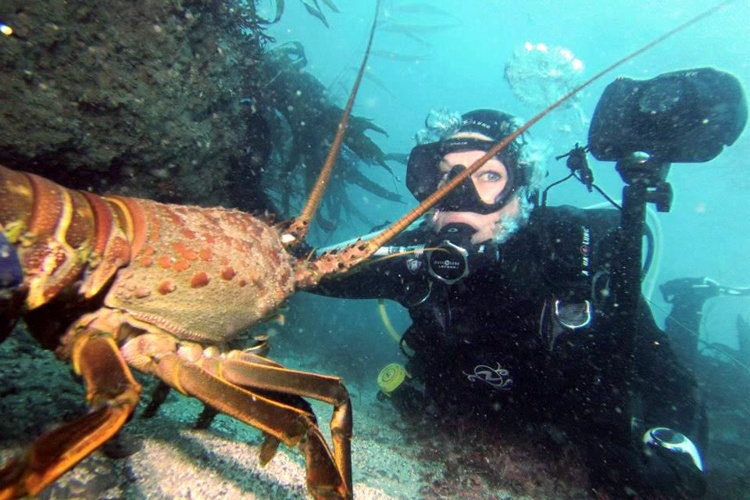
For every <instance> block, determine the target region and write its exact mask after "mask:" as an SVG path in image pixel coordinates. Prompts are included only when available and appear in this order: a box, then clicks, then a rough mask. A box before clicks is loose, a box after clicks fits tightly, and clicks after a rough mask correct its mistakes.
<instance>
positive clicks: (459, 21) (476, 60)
mask: <svg viewBox="0 0 750 500" xmlns="http://www.w3.org/2000/svg"><path fill="white" fill-rule="evenodd" d="M338 3H340V4H341V5H339V9H340V10H341V12H340V13H333V12H331V11H329V10H328V9H325V8H323V10H324V11H325V12H326V13H327V20H328V22H329V24H330V28H326V27H325V26H324V25H323V24H322V23H320V22H319V21H317V20H316V19H314V18H313V17H311V16H310V15H309V14H308V13H307V12H306V11H305V10H304V8H303V6H302V4H301V3H300V2H287V5H286V11H285V12H284V16H283V18H282V19H281V21H280V22H279V23H278V24H275V25H272V26H271V28H270V29H269V34H271V35H273V36H274V37H276V40H277V41H278V42H279V43H283V42H287V41H291V40H297V41H301V42H302V43H303V45H304V47H305V51H306V54H307V57H308V61H309V62H308V65H307V68H306V69H307V71H309V72H310V73H312V74H313V75H315V76H316V77H317V78H318V79H319V80H320V81H321V82H323V84H325V85H326V86H327V87H328V89H329V92H330V93H331V94H332V95H334V96H336V97H337V98H338V101H339V102H340V103H341V104H343V103H344V101H345V98H346V94H347V92H348V90H349V89H350V87H351V84H352V82H353V79H354V76H355V72H356V70H355V68H356V67H357V66H358V64H359V62H360V59H361V57H362V53H363V51H364V47H365V44H366V37H367V32H368V29H369V26H370V23H371V20H372V15H373V12H374V9H375V7H374V5H375V3H374V2H370V1H368V2H351V3H346V4H345V3H343V2H338ZM561 5H564V7H562V6H561ZM708 6H710V4H707V3H706V2H699V1H689V2H683V1H664V2H650V3H644V2H638V1H614V2H593V1H572V2H565V3H564V4H559V3H557V2H552V1H539V0H537V1H529V2H523V3H522V4H519V3H511V2H504V1H481V0H468V1H465V2H460V4H459V3H458V2H451V1H446V0H442V1H435V2H416V1H415V2H407V1H400V2H396V1H384V2H383V7H382V12H381V17H380V19H381V30H379V31H378V33H377V34H376V38H375V44H374V49H373V50H374V51H375V55H374V56H373V57H371V58H370V61H369V63H368V74H370V75H372V77H374V78H369V79H368V78H366V79H365V82H364V84H363V87H362V89H361V91H360V95H359V97H358V101H357V104H356V106H355V114H359V115H362V116H365V117H367V118H371V119H372V120H374V122H375V123H376V124H377V125H379V126H380V127H383V128H384V129H386V130H387V131H388V134H389V136H388V137H383V136H380V135H378V134H371V136H372V137H373V139H374V140H375V141H376V142H377V143H378V144H379V145H380V146H381V147H382V149H383V150H384V151H386V152H393V153H407V152H408V151H409V150H410V148H411V147H412V146H413V145H414V135H415V133H416V132H417V130H419V129H420V128H422V127H423V126H424V120H425V117H426V115H427V113H428V112H429V111H430V110H432V109H436V108H443V107H444V108H448V109H450V110H453V111H457V112H465V111H468V110H471V109H474V108H479V107H491V108H498V109H502V110H504V111H508V112H511V113H514V114H516V115H518V116H519V117H521V118H529V117H531V116H533V115H534V114H535V113H536V112H538V111H539V110H540V108H539V106H538V105H530V104H528V103H526V102H523V101H521V100H520V99H518V97H516V96H515V95H514V94H513V92H512V91H511V88H510V85H509V84H508V82H507V81H506V80H505V79H504V69H505V65H506V63H508V62H509V61H511V60H512V59H513V55H514V53H515V52H516V51H518V50H519V49H523V46H524V44H525V43H526V42H530V43H532V44H539V43H544V44H547V45H548V46H549V47H563V48H566V49H568V50H570V51H571V52H572V53H573V54H574V56H575V57H576V58H578V59H580V61H582V63H583V67H584V69H583V71H582V72H581V74H582V76H583V77H588V76H592V75H593V74H595V73H596V72H598V71H600V70H601V69H603V68H604V67H606V66H608V65H610V64H611V63H613V62H614V61H615V60H617V59H619V58H620V57H622V56H624V55H626V54H628V53H630V52H632V51H633V50H635V49H637V48H639V47H640V46H642V45H644V44H645V43H647V42H649V41H651V40H652V39H654V38H656V37H657V36H659V35H661V34H663V33H665V32H666V31H668V30H670V29H672V28H674V27H675V26H677V25H679V24H681V23H683V22H685V21H687V20H688V19H690V18H691V17H693V16H695V15H696V14H698V13H699V12H702V11H703V10H706V9H707V8H708ZM266 8H267V9H271V6H270V5H267V6H266ZM748 20H750V5H749V4H748V2H735V3H734V4H732V5H729V6H727V7H726V8H725V9H723V10H721V11H719V12H717V13H716V14H714V15H713V16H711V17H710V18H708V19H705V20H703V21H701V22H699V23H698V24H696V25H693V26H691V27H688V28H687V29H686V30H684V31H683V32H681V33H679V34H677V35H676V36H674V37H672V38H670V39H668V40H666V41H665V42H663V43H661V44H660V45H658V46H657V47H655V48H653V49H652V50H650V51H649V52H647V53H645V54H642V55H640V56H638V57H637V58H635V59H634V60H632V61H630V62H628V63H626V64H625V65H623V66H622V67H620V68H618V69H616V70H615V71H614V72H613V73H612V74H610V75H608V76H605V77H604V78H603V79H602V80H600V81H599V82H597V83H594V84H593V85H592V86H591V87H590V88H589V89H587V90H585V91H584V92H583V94H582V95H581V96H580V99H579V100H578V102H577V105H576V106H577V108H578V109H572V108H567V109H562V110H559V111H555V112H554V113H553V114H552V115H551V116H549V117H548V118H546V119H545V120H544V121H543V122H541V123H540V124H538V125H536V126H535V127H534V128H533V129H532V131H531V138H532V139H533V140H534V141H535V142H536V143H537V144H538V145H539V147H540V148H541V149H542V151H543V153H544V154H545V155H546V165H547V169H548V172H549V181H550V182H551V181H554V180H557V179H558V178H561V177H563V176H564V175H566V174H567V169H566V168H565V167H564V165H563V163H562V162H556V161H555V160H554V156H556V155H559V154H562V153H564V152H567V151H568V150H569V149H570V148H571V147H572V146H573V145H574V144H575V143H576V142H580V143H585V142H586V131H587V123H586V121H585V120H586V119H588V118H590V117H591V115H592V113H593V110H594V107H595V105H596V102H597V101H598V98H599V96H600V95H601V92H602V91H603V89H604V88H605V86H606V85H607V84H608V83H610V82H611V81H612V80H613V79H614V78H616V77H618V76H627V77H630V78H635V79H648V78H652V77H655V76H657V75H659V74H661V73H665V72H669V71H675V70H679V69H687V68H697V67H704V66H710V67H714V68H717V69H720V70H723V71H726V72H729V73H731V74H733V75H735V76H736V77H737V78H738V79H739V80H740V81H741V82H743V84H747V82H750V63H748V60H750V59H749V58H748V48H747V47H748V43H747V42H748V41H749V39H750V34H749V33H748V30H747V23H748ZM375 79H376V80H377V81H376V82H375V81H374V80H375ZM748 153H750V139H748V132H747V131H745V132H744V133H743V134H742V135H741V136H740V138H739V139H738V140H737V141H736V143H735V144H734V145H733V146H732V147H729V148H727V149H726V150H725V151H724V152H723V153H722V154H721V155H719V156H718V157H717V158H716V159H714V160H713V161H711V162H709V163H705V164H675V165H673V167H672V169H671V171H670V175H669V177H668V181H670V182H671V183H672V185H673V188H674V192H675V200H674V204H673V208H672V210H671V211H670V212H669V213H666V214H660V215H659V216H658V220H659V221H660V222H661V233H662V238H661V245H662V250H663V259H662V262H661V265H660V266H659V268H658V270H657V272H658V276H654V278H655V280H656V281H657V282H664V281H668V280H670V279H674V278H680V277H685V276H709V277H711V278H713V279H715V280H717V281H718V282H720V283H722V284H726V285H732V286H746V285H747V284H750V263H748V260H747V256H748V250H747V249H748V248H749V247H750V245H749V244H748V243H749V242H748V238H749V236H748V235H750V219H748V218H747V217H744V216H742V215H741V214H744V213H746V210H747V209H746V206H747V203H748V200H749V199H750V197H749V196H748V193H749V192H750V166H748V164H747V157H748ZM589 160H590V163H591V166H592V168H593V169H594V172H595V176H596V181H597V183H598V184H599V185H600V186H601V187H602V188H603V189H604V190H605V191H607V192H608V193H609V194H610V195H611V196H613V197H615V198H619V196H620V192H621V189H622V181H621V179H620V177H619V175H618V174H617V173H616V172H615V170H614V164H613V163H606V162H597V161H596V160H595V159H593V158H591V157H589ZM392 168H393V169H394V172H395V176H391V175H390V174H388V173H387V172H385V171H384V170H383V169H380V168H378V167H372V168H370V169H368V170H366V173H367V175H368V176H369V177H370V178H372V179H374V180H377V181H378V182H380V183H381V184H383V185H384V186H386V187H388V188H390V189H393V190H396V191H397V192H399V193H400V194H401V195H402V196H403V198H404V199H405V200H409V203H411V202H412V198H411V196H410V194H409V193H408V191H407V190H406V189H405V186H404V182H403V177H404V170H405V168H404V166H403V165H400V164H396V163H394V164H392ZM351 195H352V196H353V198H354V199H359V200H361V203H362V206H363V207H366V208H367V210H368V214H369V215H370V216H371V218H372V219H373V220H375V221H378V222H382V221H385V220H394V218H395V217H396V216H397V215H399V214H402V213H404V212H405V210H406V209H407V208H408V207H407V206H405V205H402V204H396V203H390V202H387V201H384V200H381V199H373V197H372V196H368V195H367V194H366V193H357V192H352V193H351ZM602 201H603V200H602V198H601V197H599V196H598V195H596V194H588V193H587V192H586V190H585V188H583V186H580V185H572V184H566V185H565V187H563V188H561V189H556V190H555V191H553V192H552V193H551V198H550V203H551V204H563V203H570V204H576V205H579V206H589V205H593V204H597V203H600V202H602ZM409 206H411V205H409ZM368 229H369V228H367V227H356V226H355V227H351V226H349V227H345V228H340V230H339V231H338V232H337V233H335V234H334V237H333V238H332V240H333V241H337V240H338V241H340V240H345V239H349V238H352V237H354V236H357V235H358V234H360V233H363V232H366V231H367V230H368ZM688 248H689V251H687V249H688ZM653 299H654V304H653V306H654V311H655V314H656V316H657V318H663V317H664V316H665V314H666V312H667V309H666V305H665V304H664V303H662V302H661V301H660V299H659V297H658V293H657V294H655V295H654V296H653ZM748 310H750V304H748V302H747V301H741V300H739V299H736V300H734V299H726V300H723V301H721V303H720V304H719V303H717V304H713V305H712V313H711V314H710V315H709V317H708V318H707V320H706V325H705V327H706V334H707V335H710V337H711V338H712V339H713V340H714V341H723V342H726V343H728V344H730V345H733V346H734V344H735V340H734V338H733V333H730V334H729V335H726V334H725V332H727V331H729V332H733V329H734V314H736V313H737V312H742V311H744V312H747V311H748Z"/></svg>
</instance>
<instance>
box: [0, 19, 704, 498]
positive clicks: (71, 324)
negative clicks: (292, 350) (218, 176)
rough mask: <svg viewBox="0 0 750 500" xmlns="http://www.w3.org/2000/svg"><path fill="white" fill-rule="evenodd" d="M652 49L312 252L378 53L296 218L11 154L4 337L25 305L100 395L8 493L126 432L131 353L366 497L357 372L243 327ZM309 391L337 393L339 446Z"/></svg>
mask: <svg viewBox="0 0 750 500" xmlns="http://www.w3.org/2000/svg"><path fill="white" fill-rule="evenodd" d="M715 10H716V8H715V9H712V10H710V11H708V12H707V13H704V14H702V15H701V16H698V17H697V18H695V19H693V20H692V21H690V22H688V23H685V24H684V25H682V26H681V27H680V28H678V30H679V29H682V28H684V27H685V26H687V25H688V24H690V23H692V22H695V21H696V20H697V19H700V18H702V17H705V16H706V15H709V14H710V13H712V12H713V11H715ZM374 29H375V24H374V23H373V29H372V31H371V35H370V43H371V42H372V34H373V33H374ZM676 31H677V30H674V31H672V32H670V34H672V33H674V32H676ZM664 38H665V36H662V37H660V38H659V39H657V40H656V41H655V42H653V43H652V44H649V46H648V47H650V46H652V45H654V44H655V43H658V42H659V41H661V40H663V39H664ZM648 47H647V48H648ZM643 50H645V49H641V50H639V51H638V52H636V53H635V54H632V55H631V56H628V57H627V58H625V59H623V60H622V61H620V62H618V63H616V64H615V65H612V66H610V67H609V68H607V69H606V70H605V71H603V72H601V73H599V74H597V75H596V76H594V77H593V78H592V79H591V80H589V81H588V82H586V83H585V84H584V85H582V86H581V87H578V88H577V89H575V90H574V91H572V92H571V93H570V94H568V95H567V96H565V97H564V98H562V99H561V100H560V101H558V102H556V103H555V104H553V105H552V106H550V107H549V108H547V109H546V110H544V111H543V112H542V113H540V114H539V115H537V116H536V117H534V118H533V119H532V120H530V121H529V122H528V123H527V124H525V125H524V126H523V127H521V128H520V129H519V130H518V131H516V132H515V133H514V134H513V135H511V136H509V137H507V138H506V139H504V140H503V141H501V142H500V143H498V144H497V145H495V147H494V148H492V150H490V151H489V152H487V154H486V155H484V156H483V157H482V158H480V159H479V160H478V161H477V162H476V163H475V164H473V165H471V166H470V167H469V168H468V169H466V170H464V171H463V172H462V173H461V174H459V175H458V176H456V177H454V178H453V179H452V180H451V181H450V182H448V183H447V184H446V185H445V186H443V187H442V188H441V189H440V190H438V191H437V192H436V193H434V194H433V195H432V196H430V197H429V198H428V199H427V200H425V201H424V202H423V203H422V204H420V205H419V206H418V207H417V208H416V209H414V210H413V211H411V212H410V213H409V214H407V215H406V216H404V218H402V219H401V220H400V221H398V222H397V223H396V224H394V225H393V226H392V227H391V228H389V229H387V230H386V231H384V232H383V233H381V234H380V235H378V236H377V237H375V238H373V239H371V240H368V241H360V242H357V243H355V244H354V245H351V246H349V247H347V248H345V249H343V250H341V251H339V252H331V253H325V254H322V255H320V256H318V257H316V258H314V259H311V260H308V259H306V258H300V259H298V258H296V257H294V256H293V254H292V253H291V252H290V251H289V250H290V247H292V246H294V245H295V244H298V243H299V242H300V240H301V239H302V238H303V237H304V234H305V233H306V227H307V225H308V224H309V220H310V218H311V217H312V213H313V212H314V210H315V208H316V206H317V203H318V202H319V199H320V195H321V194H322V190H323V187H324V186H325V184H326V181H327V177H326V176H327V175H330V170H331V168H332V166H333V163H334V161H335V158H336V155H337V152H338V150H339V148H340V145H341V142H342V138H343V134H344V131H345V128H346V122H347V120H348V116H349V114H350V112H351V107H352V104H353V101H354V96H355V95H356V90H357V86H358V82H359V81H360V79H361V75H362V71H363V69H364V67H365V62H363V64H362V67H361V68H360V74H359V77H358V80H357V84H355V87H354V90H353V92H352V96H351V97H350V100H349V103H348V105H347V108H346V111H345V113H344V117H343V118H342V124H341V126H339V130H338V133H337V136H336V139H335V140H334V145H333V146H332V148H331V152H330V154H329V158H328V160H327V161H326V164H325V165H324V168H323V173H322V174H321V180H320V181H319V182H318V184H317V186H316V189H315V191H314V193H313V195H311V197H310V201H309V202H308V205H307V206H306V207H305V210H304V211H303V214H302V215H301V216H300V218H299V219H298V220H297V221H296V222H294V223H293V224H291V225H289V226H283V227H282V226H274V225H271V224H269V223H268V222H266V221H264V220H262V219H259V218H256V217H254V216H252V215H250V214H247V213H243V212H240V211H237V210H228V209H222V208H200V207H193V206H179V205H166V204H162V203H157V202H154V201H149V200H139V199H133V198H126V197H121V196H107V197H101V196H98V195H95V194H91V193H87V192H82V191H74V190H69V189H66V188H64V187H62V186H59V185H57V184H55V183H53V182H51V181H49V180H46V179H43V178H41V177H38V176H35V175H32V174H27V173H22V172H16V171H12V170H9V169H7V168H4V167H0V231H1V232H2V235H3V237H4V240H5V241H6V242H7V244H9V245H11V246H12V250H13V253H15V254H17V255H18V258H19V259H20V263H21V268H22V271H23V279H22V283H21V284H20V285H19V286H17V287H15V288H13V289H11V290H2V291H0V292H2V293H0V340H4V339H5V338H6V337H7V336H8V335H9V334H10V332H11V330H12V328H13V326H14V324H15V323H16V322H17V321H18V320H23V321H24V322H25V323H26V325H27V327H28V329H29V331H30V332H31V334H32V335H33V336H34V337H35V338H36V339H37V340H38V341H39V343H40V344H41V345H42V346H44V347H45V348H48V349H52V350H55V351H56V353H57V354H58V356H59V357H60V358H61V359H63V360H66V361H69V362H70V363H71V364H72V366H73V368H74V370H75V371H76V373H78V374H80V376H81V377H82V379H83V381H84V383H85V385H86V388H87V400H88V403H89V405H90V407H91V411H90V412H89V413H87V414H86V415H84V416H81V417H79V418H78V419H76V420H73V421H71V422H69V423H67V424H64V425H62V426H61V427H58V428H57V429H54V430H52V431H50V432H47V433H46V434H44V435H42V436H41V437H40V438H38V439H37V440H36V441H35V443H34V444H33V445H32V446H31V447H30V448H29V449H28V450H27V451H26V452H24V453H20V454H18V455H16V456H13V457H11V458H9V459H7V460H6V461H5V462H4V463H3V464H1V465H0V499H4V498H12V497H19V496H25V495H33V494H36V493H38V492H39V491H41V490H42V489H43V488H44V487H45V486H47V485H48V484H50V483H51V482H53V481H54V480H55V479H57V478H58V477H59V476H60V475H61V474H62V473H64V472H65V471H66V470H68V469H70V468H71V467H72V466H74V465H75V464H76V463H78V462H79V461H80V460H81V459H83V458H84V457H86V456H87V455H88V454H90V453H91V452H92V451H93V450H95V449H96V448H98V447H99V446H101V445H102V444H103V443H104V442H105V441H107V440H108V439H109V438H111V437H112V436H113V435H114V434H115V433H116V432H117V431H118V430H119V429H120V428H121V427H122V426H123V425H124V423H125V422H126V421H127V419H128V418H129V416H130V415H131V414H132V412H133V410H134V408H135V406H136V404H137V402H138V400H139V397H140V392H141V387H140V385H139V383H138V382H137V381H136V380H135V379H134V378H133V375H132V373H131V371H130V369H131V368H135V369H136V370H139V371H142V372H144V373H148V374H152V375H154V376H156V377H158V378H159V379H161V380H162V381H163V382H165V383H166V384H168V385H169V386H171V387H173V388H174V389H177V390H178V391H180V392H181V393H183V394H185V395H188V396H193V397H196V398H198V399H199V400H201V401H202V402H204V403H205V404H207V405H210V406H211V407H213V408H215V409H217V410H219V411H221V412H223V413H226V414H228V415H230V416H232V417H234V418H236V419H238V420H241V421H242V422H245V423H247V424H249V425H252V426H254V427H256V428H258V429H260V430H261V431H263V433H264V435H265V437H266V439H265V441H264V444H263V445H262V447H261V461H264V462H265V461H268V460H270V459H271V458H272V457H273V455H274V454H275V452H276V449H277V447H278V445H279V443H281V442H283V443H285V444H286V445H288V446H294V445H300V448H301V449H302V450H303V451H304V454H305V457H306V464H307V484H308V488H309V490H310V492H311V493H312V494H313V495H314V496H315V497H319V498H331V497H333V498H349V497H351V496H352V475H351V450H350V441H351V432H352V411H351V405H350V401H349V397H348V393H347V391H346V389H345V387H344V386H343V385H342V383H341V380H340V379H338V378H336V377H329V376H324V375H318V374H313V373H307V372H301V371H295V370H290V369H287V368H284V367H282V366H281V365H279V364H277V363H275V362H273V361H271V360H269V359H267V358H265V357H263V356H260V355H258V354H256V353H254V352H253V351H252V350H244V351H242V350H230V349H229V347H228V345H229V343H230V342H231V341H232V340H234V339H235V338H236V337H238V336H239V335H240V334H241V333H242V332H243V331H244V330H246V329H247V328H248V327H251V326H253V325H254V324H256V323H258V322H259V321H260V320H262V319H264V318H267V317H269V316H270V315H271V314H272V313H273V312H274V310H276V309H277V308H278V307H279V306H280V305H281V304H282V302H283V301H284V300H285V299H286V298H287V297H289V296H290V295H291V294H292V293H293V292H294V291H295V290H296V289H300V288H305V287H308V286H312V285H315V284H317V283H318V282H319V281H320V280H321V279H322V278H323V277H325V276H327V275H330V274H334V273H342V272H346V271H347V270H348V269H350V268H351V267H352V266H354V265H357V264H359V263H361V262H363V261H364V260H366V259H367V258H368V257H370V256H371V255H372V254H373V253H374V252H375V250H376V249H377V248H378V247H380V246H382V245H383V244H385V243H386V242H387V241H389V240H390V239H391V238H392V237H393V236H395V235H396V234H397V233H398V232H399V231H402V230H403V229H404V228H406V227H407V226H408V225H409V224H410V223H411V222H413V221H414V220H416V219H417V218H418V217H420V216H421V215H423V214H424V213H425V212H426V211H427V210H429V209H430V208H431V207H432V206H434V205H435V203H437V201H439V199H440V198H441V197H443V196H445V195H446V194H447V193H448V192H450V190H452V189H453V188H455V187H456V186H457V185H459V184H460V183H461V182H463V181H464V180H465V179H466V178H467V177H468V176H470V175H471V174H472V173H473V172H475V171H476V170H477V169H478V168H479V167H481V166H482V165H483V164H484V162H486V161H487V160H488V159H489V158H491V157H492V156H494V155H495V154H496V153H497V152H498V151H499V150H500V149H502V148H503V147H505V146H506V145H507V144H508V143H509V142H510V141H512V140H514V139H515V138H516V137H517V136H518V135H520V134H521V133H523V132H525V131H526V130H527V129H528V128H529V127H531V126H532V125H533V124H534V123H536V122H537V121H539V120H540V119H541V118H542V117H544V116H545V115H546V114H547V113H548V112H549V111H551V110H552V109H554V108H555V107H557V106H559V105H560V104H561V103H562V102H564V101H565V100H567V99H569V98H570V97H571V96H572V95H574V94H575V93H577V92H578V91H580V90H581V89H582V88H583V87H585V86H586V85H588V84H589V83H591V82H592V81H594V80H595V79H598V78H599V77H600V76H602V75H603V74H605V73H607V72H609V71H611V70H612V69H613V68H614V67H616V66H617V65H619V64H621V63H622V62H624V61H625V60H627V59H629V58H630V57H633V56H634V55H636V54H638V53H640V52H642V51H643ZM368 51H369V45H368ZM365 61H366V59H365ZM303 398H314V399H318V400H321V401H324V402H327V403H330V404H331V405H332V406H333V407H334V410H333V417H332V419H331V433H332V438H331V439H332V447H331V446H329V445H328V443H327V442H326V439H325V438H324V437H323V435H322V433H321V431H320V429H319V428H318V426H317V423H316V420H315V416H314V415H313V413H312V411H311V409H310V406H309V404H308V403H307V402H306V401H305V400H304V399H303Z"/></svg>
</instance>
